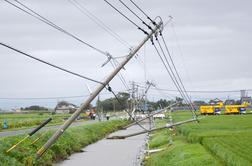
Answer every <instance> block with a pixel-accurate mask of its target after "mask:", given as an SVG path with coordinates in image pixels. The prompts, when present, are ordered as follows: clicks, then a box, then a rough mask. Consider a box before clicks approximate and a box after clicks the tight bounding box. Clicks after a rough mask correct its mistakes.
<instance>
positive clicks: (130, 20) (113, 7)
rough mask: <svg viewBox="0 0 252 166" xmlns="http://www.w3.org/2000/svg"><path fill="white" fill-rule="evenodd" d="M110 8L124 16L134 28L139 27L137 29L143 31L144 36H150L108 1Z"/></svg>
mask: <svg viewBox="0 0 252 166" xmlns="http://www.w3.org/2000/svg"><path fill="white" fill-rule="evenodd" d="M104 1H105V2H106V3H107V4H108V5H109V6H110V7H112V8H113V9H114V10H115V11H117V12H118V13H119V14H120V15H122V16H123V17H124V18H126V19H127V20H128V21H129V22H131V23H132V24H133V25H134V26H136V27H137V29H139V30H141V31H142V32H143V33H144V34H146V35H148V32H146V31H145V30H144V29H142V28H141V27H140V26H138V25H137V24H136V23H135V22H134V21H132V20H131V19H130V18H129V17H127V16H126V15H125V14H123V13H122V12H121V11H120V10H118V9H117V8H116V7H115V6H114V5H112V4H111V3H110V2H108V1H107V0H104Z"/></svg>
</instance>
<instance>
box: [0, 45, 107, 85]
mask: <svg viewBox="0 0 252 166" xmlns="http://www.w3.org/2000/svg"><path fill="white" fill-rule="evenodd" d="M0 45H2V46H4V47H6V48H8V49H11V50H13V51H15V52H17V53H20V54H22V55H24V56H26V57H28V58H31V59H34V60H36V61H38V62H41V63H43V64H46V65H48V66H51V67H53V68H56V69H59V70H61V71H64V72H66V73H69V74H72V75H75V76H77V77H80V78H83V79H85V80H89V81H92V82H95V83H99V84H102V82H100V81H97V80H95V79H92V78H89V77H86V76H83V75H81V74H78V73H75V72H72V71H70V70H68V69H65V68H63V67H59V66H57V65H54V64H52V63H49V62H47V61H44V60H42V59H39V58H36V57H34V56H32V55H30V54H27V53H25V52H23V51H20V50H18V49H16V48H14V47H12V46H9V45H7V44H4V43H2V42H0Z"/></svg>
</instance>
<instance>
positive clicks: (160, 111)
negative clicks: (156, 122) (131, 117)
mask: <svg viewBox="0 0 252 166" xmlns="http://www.w3.org/2000/svg"><path fill="white" fill-rule="evenodd" d="M177 104H178V103H177V102H176V103H174V104H171V105H170V106H168V107H166V108H164V109H161V110H159V111H157V112H154V113H152V114H150V115H149V116H146V117H145V118H143V119H140V120H138V121H135V122H133V123H131V124H129V125H127V126H125V127H124V129H127V128H129V127H131V126H133V125H135V124H137V123H139V122H142V121H144V120H145V119H148V118H150V117H152V116H154V115H156V114H160V113H162V112H164V111H166V110H167V109H170V108H171V107H173V106H175V105H177Z"/></svg>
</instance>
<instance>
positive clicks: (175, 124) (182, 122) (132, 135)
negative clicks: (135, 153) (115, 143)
mask: <svg viewBox="0 0 252 166" xmlns="http://www.w3.org/2000/svg"><path fill="white" fill-rule="evenodd" d="M194 121H197V119H195V118H193V119H189V120H185V121H181V122H177V123H173V124H167V125H166V126H163V127H158V128H154V129H151V130H147V131H140V132H136V133H133V134H128V135H122V136H112V137H108V138H107V139H125V138H128V137H134V136H137V135H141V134H145V133H148V132H154V131H157V130H162V129H166V128H172V127H174V126H179V125H182V124H185V123H189V122H194Z"/></svg>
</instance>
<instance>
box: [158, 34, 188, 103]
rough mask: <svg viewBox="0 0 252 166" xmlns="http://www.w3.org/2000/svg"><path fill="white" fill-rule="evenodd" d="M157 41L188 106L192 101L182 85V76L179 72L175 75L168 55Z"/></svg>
mask: <svg viewBox="0 0 252 166" xmlns="http://www.w3.org/2000/svg"><path fill="white" fill-rule="evenodd" d="M156 41H157V42H158V45H159V47H160V49H161V52H162V54H163V56H164V58H165V61H166V63H167V65H168V67H169V69H170V72H171V74H172V76H173V77H174V80H175V82H176V83H177V85H178V87H179V90H180V93H181V94H183V96H184V97H185V100H186V101H187V102H188V104H189V103H190V102H189V101H190V99H189V96H188V94H187V92H186V90H185V87H184V85H183V83H182V80H181V79H180V76H179V75H178V72H176V75H175V73H174V71H173V69H172V67H171V64H170V63H169V61H168V59H167V57H166V54H165V52H164V50H163V48H162V46H161V44H160V42H159V40H158V38H156ZM169 55H170V54H169ZM170 58H171V57H170ZM171 61H172V62H173V60H172V59H171ZM172 65H173V68H174V69H175V71H177V69H176V67H175V65H174V63H172ZM181 86H182V87H181ZM192 108H193V107H192Z"/></svg>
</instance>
